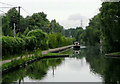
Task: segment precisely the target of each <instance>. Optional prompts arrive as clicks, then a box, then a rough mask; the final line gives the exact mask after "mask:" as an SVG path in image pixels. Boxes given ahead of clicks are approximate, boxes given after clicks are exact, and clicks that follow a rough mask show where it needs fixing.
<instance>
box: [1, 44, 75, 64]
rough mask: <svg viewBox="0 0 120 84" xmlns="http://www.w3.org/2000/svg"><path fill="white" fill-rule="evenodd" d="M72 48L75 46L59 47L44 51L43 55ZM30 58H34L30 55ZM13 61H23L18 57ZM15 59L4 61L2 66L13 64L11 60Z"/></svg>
mask: <svg viewBox="0 0 120 84" xmlns="http://www.w3.org/2000/svg"><path fill="white" fill-rule="evenodd" d="M70 47H73V45H69V46H64V47H59V48H55V49H49V50H45V51H42V54H47V53H48V52H59V51H62V50H65V49H68V48H70ZM30 56H33V54H30V55H28V57H30ZM22 58H25V56H23V57H22ZM13 59H16V60H18V59H21V57H16V58H13ZM13 59H10V60H3V61H2V64H5V63H8V62H11V60H13Z"/></svg>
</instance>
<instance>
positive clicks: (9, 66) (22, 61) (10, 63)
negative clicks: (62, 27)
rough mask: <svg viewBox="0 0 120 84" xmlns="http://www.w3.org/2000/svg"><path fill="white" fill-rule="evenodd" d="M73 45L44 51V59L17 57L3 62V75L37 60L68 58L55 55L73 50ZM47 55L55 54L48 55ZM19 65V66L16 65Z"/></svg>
mask: <svg viewBox="0 0 120 84" xmlns="http://www.w3.org/2000/svg"><path fill="white" fill-rule="evenodd" d="M72 46H73V45H69V46H64V47H60V48H56V49H49V50H46V51H42V52H41V53H42V57H41V56H34V55H29V57H27V58H26V57H25V56H24V57H23V58H21V57H17V58H16V59H15V60H4V61H2V71H3V73H5V72H8V71H10V70H13V69H18V68H20V67H24V66H26V65H28V64H30V63H33V62H35V61H37V60H40V59H44V58H56V57H68V56H69V55H67V54H55V53H57V52H60V51H64V50H66V49H69V48H71V47H72ZM47 53H54V54H47ZM16 63H17V64H16Z"/></svg>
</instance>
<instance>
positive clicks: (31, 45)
mask: <svg viewBox="0 0 120 84" xmlns="http://www.w3.org/2000/svg"><path fill="white" fill-rule="evenodd" d="M23 40H24V41H25V43H26V44H25V49H26V50H34V49H35V47H36V43H37V39H36V37H35V36H31V37H23Z"/></svg>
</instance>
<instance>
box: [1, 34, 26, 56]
mask: <svg viewBox="0 0 120 84" xmlns="http://www.w3.org/2000/svg"><path fill="white" fill-rule="evenodd" d="M24 49H25V41H24V40H23V39H21V38H18V37H16V38H14V37H9V36H3V37H2V55H3V56H4V55H6V54H10V55H11V54H13V53H21V51H22V50H24Z"/></svg>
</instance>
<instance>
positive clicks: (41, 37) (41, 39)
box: [27, 29, 48, 50]
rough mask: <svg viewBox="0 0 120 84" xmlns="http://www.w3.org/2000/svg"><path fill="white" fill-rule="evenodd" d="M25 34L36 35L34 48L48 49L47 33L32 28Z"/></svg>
mask: <svg viewBox="0 0 120 84" xmlns="http://www.w3.org/2000/svg"><path fill="white" fill-rule="evenodd" d="M27 36H29V37H31V36H35V37H36V40H37V41H36V44H35V46H36V48H40V49H42V50H45V49H48V35H47V34H46V33H45V32H43V31H42V30H40V29H36V30H32V31H30V32H28V34H27Z"/></svg>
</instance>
